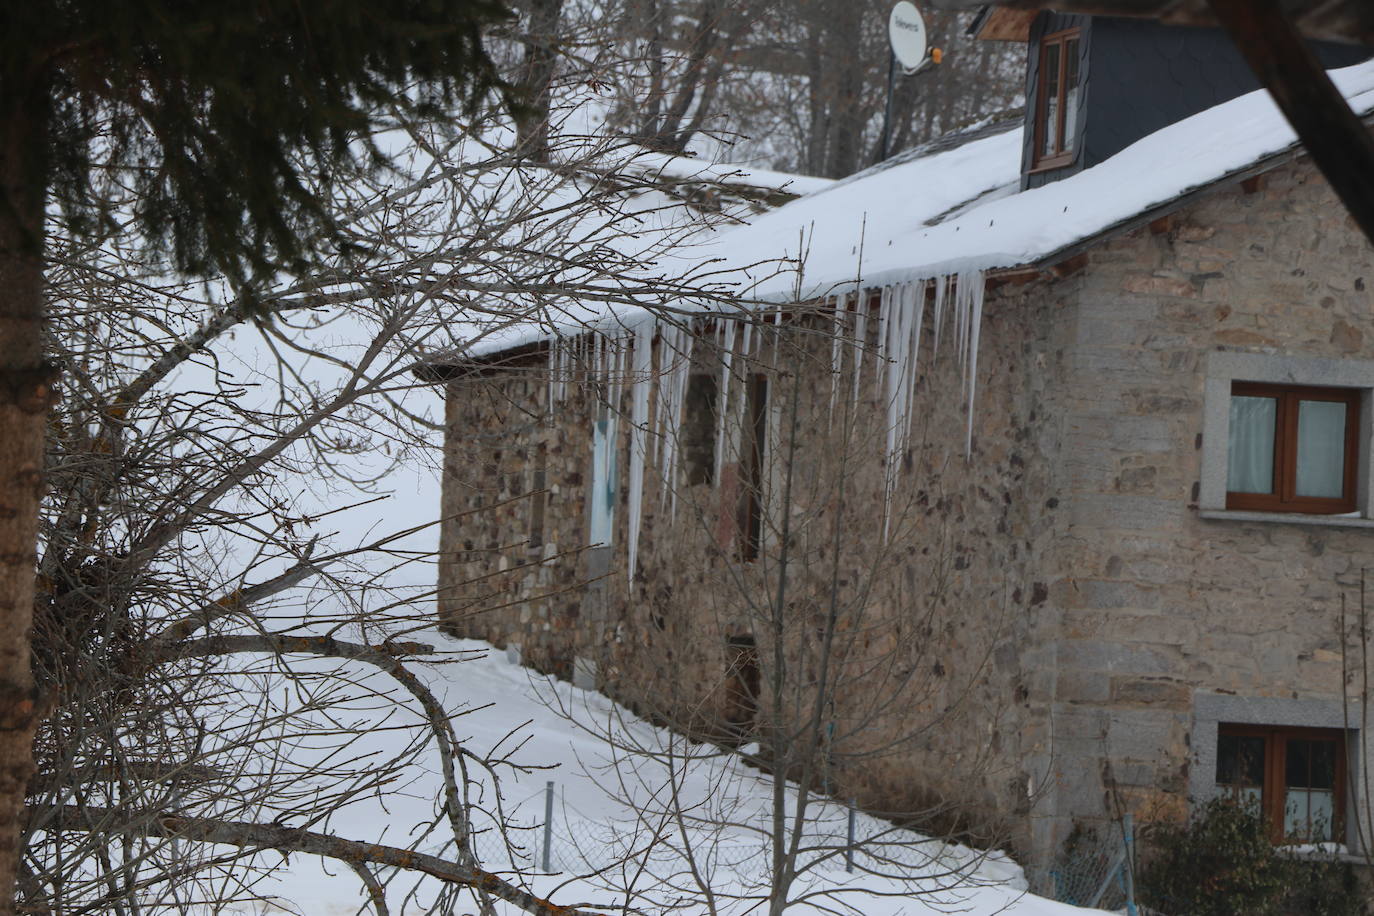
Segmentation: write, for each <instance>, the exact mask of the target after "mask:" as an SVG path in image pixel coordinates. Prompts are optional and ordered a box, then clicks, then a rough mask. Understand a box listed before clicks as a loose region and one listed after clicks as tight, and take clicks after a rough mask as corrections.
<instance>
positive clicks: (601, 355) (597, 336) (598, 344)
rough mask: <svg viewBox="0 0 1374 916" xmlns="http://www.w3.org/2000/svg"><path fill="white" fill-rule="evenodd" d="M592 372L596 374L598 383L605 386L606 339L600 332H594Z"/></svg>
mask: <svg viewBox="0 0 1374 916" xmlns="http://www.w3.org/2000/svg"><path fill="white" fill-rule="evenodd" d="M592 347H593V348H594V353H593V355H592V371H594V372H595V373H596V381H597V382H599V383H601V384H605V382H606V337H605V335H604V334H602V333H601V332H599V331H593V332H592Z"/></svg>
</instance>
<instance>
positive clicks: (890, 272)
mask: <svg viewBox="0 0 1374 916" xmlns="http://www.w3.org/2000/svg"><path fill="white" fill-rule="evenodd" d="M1331 75H1332V78H1333V80H1334V81H1335V82H1336V83H1337V86H1338V88H1339V89H1341V91H1342V95H1343V96H1344V97H1345V98H1346V99H1347V102H1348V103H1349V104H1350V105H1351V107H1352V109H1353V110H1354V111H1355V113H1356V115H1357V116H1360V117H1362V118H1364V119H1366V120H1369V119H1370V118H1374V60H1371V61H1367V62H1365V63H1362V64H1357V65H1355V66H1352V67H1346V68H1343V69H1341V70H1336V71H1332V73H1331ZM1216 122H1222V123H1220V124H1218V123H1216ZM1218 127H1220V128H1221V129H1222V130H1230V131H1232V132H1233V133H1237V134H1239V135H1240V137H1241V139H1243V140H1245V141H1248V142H1247V143H1242V144H1226V143H1225V142H1222V141H1224V140H1225V139H1226V138H1225V136H1222V137H1220V138H1218V137H1216V136H1215V134H1216V132H1217V130H1218ZM1194 133H1198V134H1204V135H1210V136H1211V138H1212V140H1213V141H1215V142H1214V143H1213V144H1212V145H1211V147H1210V149H1211V151H1212V152H1213V153H1214V155H1212V156H1210V157H1204V156H1197V157H1195V158H1196V159H1203V158H1205V159H1206V161H1207V162H1208V163H1214V166H1215V167H1214V168H1213V169H1201V168H1198V166H1197V163H1196V162H1195V161H1194V162H1189V164H1190V165H1192V166H1193V169H1194V171H1195V172H1197V174H1196V175H1195V176H1194V177H1193V178H1186V179H1184V180H1181V181H1176V182H1173V183H1170V182H1168V181H1163V182H1161V183H1160V184H1159V185H1158V186H1157V191H1148V190H1147V191H1144V192H1139V193H1137V194H1136V195H1135V197H1136V199H1135V201H1134V202H1133V203H1132V204H1131V205H1130V206H1129V207H1126V208H1125V209H1123V210H1121V211H1119V212H1113V211H1111V210H1110V208H1107V207H1102V208H1100V209H1099V210H1098V211H1097V212H1096V219H1094V218H1093V217H1094V214H1093V213H1092V212H1090V213H1089V217H1088V219H1087V220H1086V221H1085V222H1084V224H1083V225H1082V226H1081V228H1079V229H1076V230H1075V229H1074V228H1072V227H1070V228H1069V229H1068V230H1067V231H1061V232H1059V233H1057V234H1056V233H1049V234H1044V235H1043V237H1040V238H1036V237H1035V236H1034V235H1033V234H1032V233H1026V232H1020V233H1018V232H1017V231H1016V230H1017V229H1018V228H1020V227H1013V229H1012V230H1011V231H999V232H991V233H990V232H987V231H986V228H992V227H993V224H994V223H995V221H996V216H1000V215H1002V214H1003V212H1008V213H1010V215H1011V216H1012V217H1013V218H1017V217H1019V218H1021V220H1022V221H1023V222H1024V221H1025V217H1026V214H1025V213H1020V214H1018V213H1016V212H1015V211H1016V210H1018V209H1020V210H1026V209H1031V210H1032V211H1033V209H1034V208H1030V207H1028V205H1027V202H1028V201H1030V202H1035V201H1039V200H1043V201H1045V202H1046V203H1051V204H1056V203H1063V204H1064V206H1063V212H1064V213H1067V212H1068V211H1069V209H1070V207H1071V206H1072V205H1074V204H1075V203H1076V202H1077V200H1078V198H1076V197H1075V192H1076V191H1079V190H1082V191H1093V190H1096V189H1095V188H1094V187H1093V186H1094V185H1096V184H1101V183H1102V182H1103V179H1104V178H1106V177H1109V176H1111V175H1112V174H1113V169H1112V167H1113V164H1115V167H1116V169H1118V170H1121V171H1130V172H1131V177H1132V178H1133V179H1134V178H1137V177H1138V176H1139V174H1140V172H1139V171H1136V170H1133V169H1129V168H1128V166H1130V165H1132V164H1133V162H1134V160H1139V159H1142V158H1143V159H1147V160H1148V159H1149V158H1150V157H1151V153H1152V147H1155V146H1159V147H1164V148H1166V149H1167V148H1169V147H1171V146H1174V145H1176V143H1175V142H1174V141H1175V138H1176V137H1184V138H1187V137H1189V136H1190V135H1192V134H1194ZM1193 139H1194V141H1195V140H1196V137H1193ZM1303 152H1304V151H1303V150H1302V144H1301V142H1300V141H1299V140H1298V138H1297V137H1296V135H1295V134H1294V132H1293V130H1292V128H1291V127H1290V126H1289V125H1288V122H1287V120H1286V119H1284V118H1283V116H1282V115H1281V114H1280V113H1279V111H1278V108H1277V106H1276V105H1275V104H1274V103H1273V101H1272V99H1270V98H1269V96H1268V94H1267V92H1266V91H1265V90H1263V89H1260V90H1256V91H1254V92H1251V93H1247V94H1246V95H1243V96H1239V97H1237V98H1235V99H1231V100H1229V101H1227V102H1223V103H1221V104H1220V105H1217V106H1214V107H1212V108H1209V109H1206V110H1204V111H1202V112H1198V113H1197V114H1194V115H1192V116H1190V117H1189V118H1185V119H1183V120H1181V121H1178V122H1175V123H1174V124H1171V125H1168V126H1167V127H1164V128H1161V129H1160V130H1159V131H1156V132H1154V133H1152V134H1149V135H1147V136H1146V137H1143V138H1141V139H1140V140H1138V141H1136V143H1133V144H1131V145H1130V146H1128V147H1126V149H1124V150H1122V151H1120V152H1118V153H1117V154H1115V155H1114V156H1112V157H1111V158H1109V159H1107V160H1106V161H1104V162H1102V163H1099V164H1098V165H1096V166H1093V167H1092V168H1089V169H1084V170H1082V171H1081V172H1078V173H1076V174H1074V175H1072V176H1068V177H1066V178H1064V179H1061V180H1059V181H1056V182H1052V183H1050V184H1047V185H1043V186H1041V187H1039V188H1033V189H1028V190H1025V191H1021V192H1019V193H1017V194H1014V195H1012V196H1010V197H1007V198H1001V199H998V200H993V201H989V202H988V203H987V204H985V205H983V206H977V207H974V208H973V209H972V210H970V211H967V212H964V213H960V214H959V215H958V216H957V217H956V218H954V219H951V220H948V221H946V222H943V223H939V224H936V225H934V226H930V227H922V231H920V232H918V233H915V234H909V235H908V236H907V237H905V238H902V239H900V241H902V242H903V243H904V244H903V245H900V246H898V247H897V251H895V252H883V253H882V254H883V257H881V258H875V259H873V260H871V261H870V262H869V265H870V266H868V267H866V268H864V267H862V266H861V265H856V270H855V271H854V274H853V275H852V276H849V277H839V276H836V275H833V274H832V275H830V276H825V277H822V278H821V279H819V280H816V281H804V285H803V286H802V288H801V294H800V295H798V294H797V292H796V290H797V287H796V285H795V282H794V281H793V280H791V279H790V278H793V277H795V272H793V273H791V274H790V275H789V274H788V273H786V272H783V273H780V274H774V275H770V276H769V277H768V278H765V279H763V280H760V281H757V282H756V283H754V284H753V285H752V286H748V285H742V287H741V293H740V298H741V303H740V310H741V311H747V310H749V309H750V307H751V306H758V305H766V304H785V303H791V302H797V301H812V300H815V299H820V298H825V297H828V296H835V295H842V294H845V293H849V292H852V291H854V290H855V289H856V288H874V287H885V286H890V285H895V284H900V283H906V282H911V281H915V280H922V279H930V278H933V277H937V276H949V275H953V274H957V273H960V272H962V271H968V270H978V271H984V272H986V271H992V270H999V269H1007V268H1016V267H1023V266H1032V265H1038V264H1045V263H1054V262H1055V261H1056V260H1058V259H1060V258H1062V256H1063V253H1065V252H1068V251H1071V250H1074V249H1077V248H1083V247H1087V246H1089V245H1092V244H1095V243H1096V242H1097V241H1099V240H1101V239H1102V238H1104V237H1106V236H1110V235H1112V234H1115V233H1117V232H1121V231H1125V230H1127V229H1128V228H1129V227H1132V226H1134V225H1136V224H1138V223H1139V221H1140V220H1141V219H1142V218H1143V217H1144V216H1145V215H1147V214H1154V213H1157V212H1158V211H1160V210H1164V209H1168V208H1171V207H1176V206H1178V205H1180V204H1181V203H1182V202H1184V201H1185V200H1186V199H1187V198H1189V197H1191V196H1194V195H1196V194H1199V193H1206V192H1207V191H1209V190H1211V189H1214V188H1216V187H1218V186H1219V185H1223V184H1227V183H1230V182H1233V181H1235V180H1237V179H1238V178H1239V177H1241V176H1243V175H1247V174H1259V173H1262V172H1265V171H1268V170H1270V169H1272V168H1276V167H1278V166H1280V165H1282V164H1283V163H1284V162H1287V161H1291V159H1292V158H1294V157H1295V155H1301V154H1302V153H1303ZM936 155H939V154H938V153H932V154H930V156H932V157H933V156H936ZM924 158H929V157H924ZM922 161H923V158H917V159H913V160H910V161H909V162H907V163H902V164H899V165H898V166H897V167H896V168H898V169H900V168H902V167H903V166H909V165H912V164H915V163H919V162H922ZM1184 161H1186V160H1184ZM867 171H868V172H869V175H868V176H867V177H873V175H874V174H878V173H874V172H873V171H872V170H867ZM1157 171H1166V170H1165V167H1160V168H1159V169H1157ZM1185 171H1186V170H1185ZM1118 177H1119V176H1118ZM1164 177H1165V178H1166V179H1167V178H1168V177H1169V176H1168V174H1167V171H1166V174H1165V176H1164ZM863 180H866V178H865V177H863V176H858V181H863ZM854 183H857V182H855V181H851V180H849V179H843V180H841V181H838V182H835V183H833V184H832V185H830V186H828V187H825V188H822V189H821V190H819V191H816V192H814V194H813V195H806V197H807V198H811V197H813V196H820V195H826V196H832V195H834V194H835V193H836V192H840V191H841V189H842V188H843V187H845V186H846V185H850V184H854ZM1125 196H1126V197H1128V198H1129V197H1130V195H1125ZM1090 199H1091V198H1090ZM1066 200H1067V201H1068V202H1067V203H1065V201H1066ZM786 209H787V208H786V207H783V208H780V209H779V210H778V211H775V212H779V213H781V212H783V211H785V210H786ZM1046 209H1048V210H1052V209H1053V208H1052V207H1049V208H1046ZM1103 211H1105V213H1104V212H1103ZM989 213H993V214H994V219H993V220H992V221H990V222H989V224H988V227H986V228H984V229H982V230H979V229H975V228H974V227H975V224H977V223H981V221H982V220H984V219H987V218H988V216H989ZM1036 221H1037V222H1041V223H1043V222H1046V220H1045V219H1044V218H1043V217H1039V218H1038V219H1037V220H1036ZM1067 222H1072V221H1067ZM965 227H967V228H969V229H970V230H972V231H970V233H968V234H967V235H965V236H964V238H975V239H977V238H981V237H986V236H987V235H992V236H994V244H996V247H995V248H993V250H981V251H979V250H976V249H977V247H978V245H977V242H973V243H965V242H963V240H962V239H961V240H959V242H958V243H956V244H951V242H952V239H950V238H949V237H950V236H952V235H953V234H954V233H958V232H960V230H961V229H963V228H965ZM745 228H747V227H745ZM931 236H935V237H936V238H937V239H938V240H939V241H944V242H946V244H943V245H941V244H935V245H931V246H930V247H931V248H934V249H937V250H941V249H943V251H942V254H943V256H939V257H932V258H931V259H929V260H922V259H920V256H919V255H916V256H915V257H913V252H912V251H911V250H910V249H911V248H912V247H917V246H920V247H926V246H923V245H921V243H922V242H925V241H929V240H931ZM941 236H943V237H945V238H943V239H941V238H939V237H941ZM998 236H1001V238H1000V239H997V238H996V237H998ZM1018 240H1019V241H1021V242H1022V243H1023V244H1019V245H1018V244H1015V243H1016V242H1017V241H1018ZM892 241H898V239H897V238H894V239H892V240H891V241H889V245H890V244H891V242H892ZM997 241H1000V242H1001V244H997ZM970 248H973V249H975V250H973V251H969V249H970ZM954 252H958V253H954ZM784 279H789V282H788V283H786V284H783V283H781V282H780V281H782V280H784ZM624 308H626V309H627V310H626V311H625V312H624V313H620V312H617V311H616V310H615V309H614V308H610V309H608V312H609V314H607V315H604V316H600V317H597V318H595V319H591V320H588V321H586V322H577V323H573V322H568V323H566V324H564V323H557V324H555V325H553V326H552V327H550V326H549V325H541V326H528V327H525V328H521V329H518V330H516V331H515V332H514V333H512V334H511V335H509V336H504V337H502V338H500V339H495V338H493V339H489V340H486V341H484V342H483V343H482V345H480V346H478V347H475V348H473V349H470V350H468V351H467V352H465V353H463V354H461V356H455V357H452V358H453V359H467V360H471V359H476V360H484V359H488V358H490V357H493V356H496V355H499V354H501V353H505V352H508V351H510V350H513V349H516V348H519V347H523V346H528V345H530V344H536V343H540V342H543V341H548V340H551V339H553V338H556V337H568V336H575V335H580V334H585V333H588V332H592V331H607V330H612V329H617V330H623V331H626V332H628V331H631V330H633V328H635V327H636V326H638V325H639V324H640V323H641V322H643V321H645V320H656V316H655V314H654V312H653V311H651V310H647V309H644V308H643V307H640V306H629V307H624ZM683 311H686V312H691V311H700V312H701V313H702V314H707V313H708V310H707V309H705V308H701V309H696V308H692V307H684V309H683ZM717 313H718V314H728V313H726V312H719V311H718V312H717ZM436 362H442V358H437V359H436Z"/></svg>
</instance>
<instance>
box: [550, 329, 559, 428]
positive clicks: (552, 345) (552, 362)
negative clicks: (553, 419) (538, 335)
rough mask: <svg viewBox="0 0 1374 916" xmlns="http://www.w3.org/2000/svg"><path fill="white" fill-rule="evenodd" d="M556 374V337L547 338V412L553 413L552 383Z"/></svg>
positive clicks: (555, 382) (554, 381)
mask: <svg viewBox="0 0 1374 916" xmlns="http://www.w3.org/2000/svg"><path fill="white" fill-rule="evenodd" d="M557 375H558V338H557V337H556V336H555V337H550V338H549V413H553V405H554V404H555V403H556V401H555V398H554V394H555V391H554V385H555V384H557Z"/></svg>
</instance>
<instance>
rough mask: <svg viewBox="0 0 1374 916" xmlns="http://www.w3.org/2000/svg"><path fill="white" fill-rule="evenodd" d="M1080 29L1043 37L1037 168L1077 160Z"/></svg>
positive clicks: (1036, 151)
mask: <svg viewBox="0 0 1374 916" xmlns="http://www.w3.org/2000/svg"><path fill="white" fill-rule="evenodd" d="M1078 43H1079V34H1078V29H1067V30H1065V31H1062V32H1055V33H1053V34H1051V35H1046V36H1045V37H1044V38H1042V39H1041V40H1040V86H1039V91H1038V93H1037V101H1036V110H1035V162H1034V164H1033V167H1034V168H1036V169H1052V168H1058V167H1060V166H1064V165H1068V164H1069V163H1071V162H1073V151H1074V138H1075V136H1076V128H1077V126H1078V90H1079V79H1078V75H1079V72H1078V56H1079V55H1078Z"/></svg>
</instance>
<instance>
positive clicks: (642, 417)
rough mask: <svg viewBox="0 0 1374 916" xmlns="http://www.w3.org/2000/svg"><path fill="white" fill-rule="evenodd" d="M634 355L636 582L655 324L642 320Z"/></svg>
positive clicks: (632, 555) (632, 536) (631, 564)
mask: <svg viewBox="0 0 1374 916" xmlns="http://www.w3.org/2000/svg"><path fill="white" fill-rule="evenodd" d="M633 343H634V352H633V354H632V357H631V359H632V362H631V366H630V373H631V378H630V385H631V388H630V395H631V403H630V490H629V494H628V499H629V504H630V519H629V525H630V530H629V547H628V549H629V559H628V563H627V566H628V571H629V577H630V583H631V584H632V585H633V583H634V580H635V568H636V564H637V563H638V561H639V524H640V521H641V520H642V518H643V512H644V464H645V459H646V458H647V457H648V456H647V452H648V442H647V437H648V433H649V429H648V426H649V385H650V383H651V382H652V381H653V350H654V323H653V322H652V321H641V322H640V323H639V325H637V326H636V327H635V329H634V341H633Z"/></svg>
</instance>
